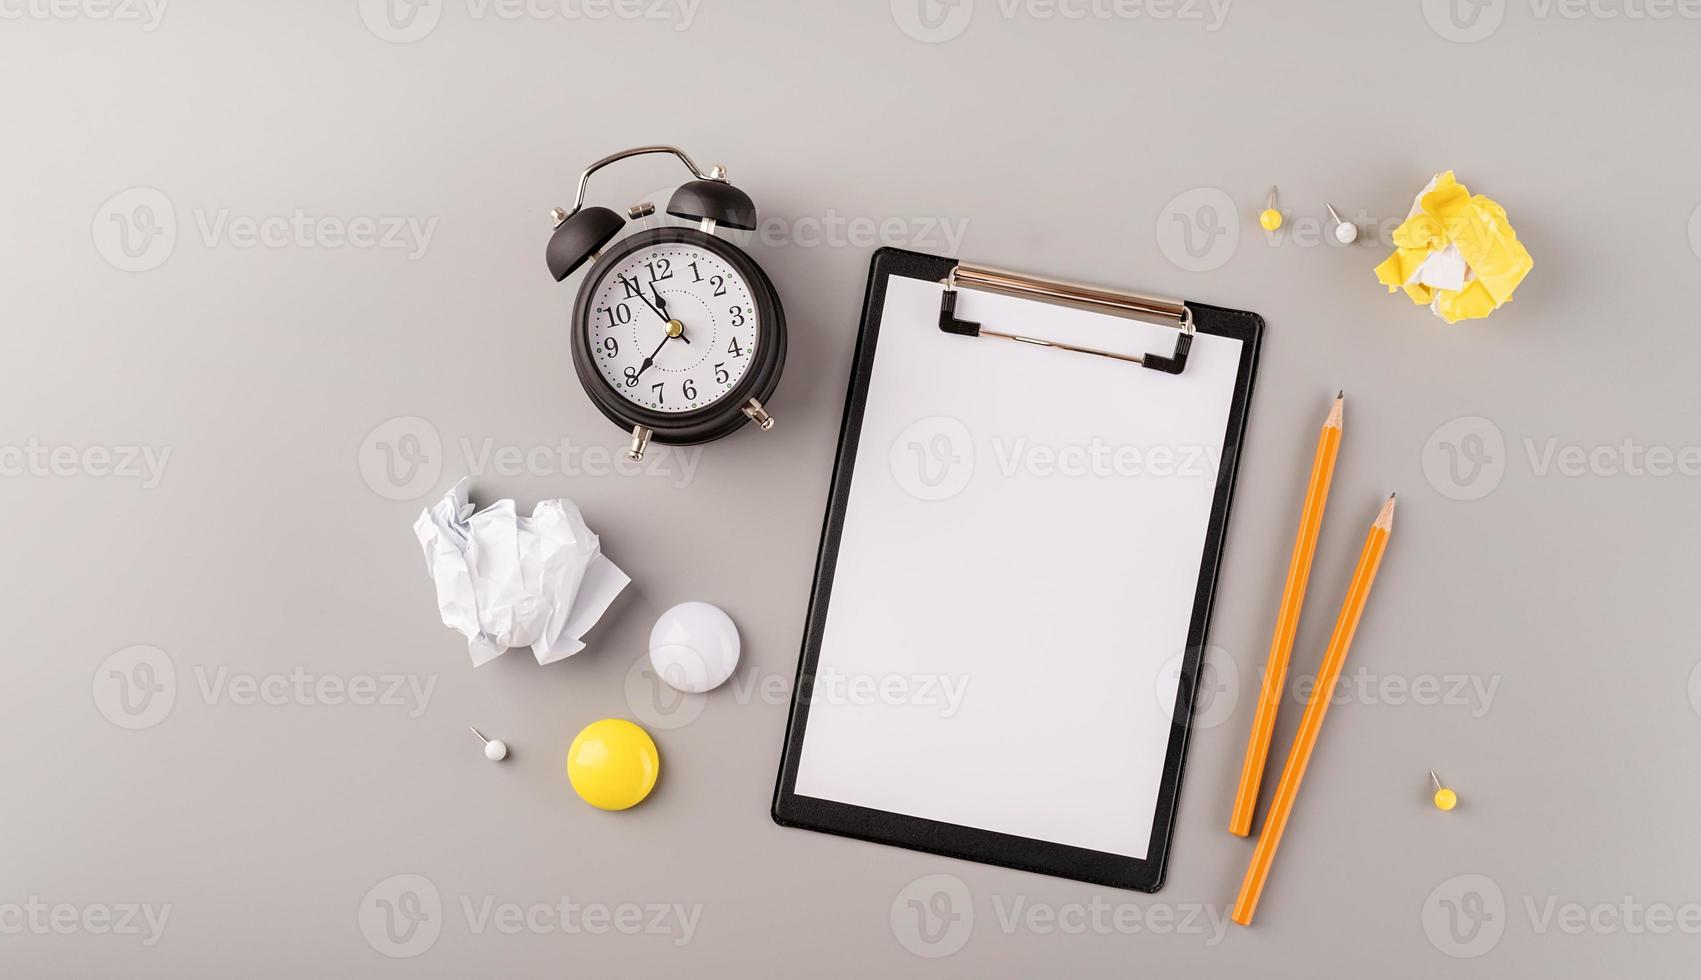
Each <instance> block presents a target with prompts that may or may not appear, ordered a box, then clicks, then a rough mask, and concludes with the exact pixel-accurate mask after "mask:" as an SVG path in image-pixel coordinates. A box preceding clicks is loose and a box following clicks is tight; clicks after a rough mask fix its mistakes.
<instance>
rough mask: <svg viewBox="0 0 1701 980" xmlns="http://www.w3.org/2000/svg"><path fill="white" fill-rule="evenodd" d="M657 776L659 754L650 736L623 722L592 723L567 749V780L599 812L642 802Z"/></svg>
mask: <svg viewBox="0 0 1701 980" xmlns="http://www.w3.org/2000/svg"><path fill="white" fill-rule="evenodd" d="M659 775H661V754H660V753H658V752H657V751H656V743H655V741H654V740H653V739H651V738H650V734H649V733H648V732H646V731H644V730H643V729H642V728H639V727H638V726H637V725H634V724H633V723H631V722H629V721H627V720H626V719H624V718H604V719H603V720H601V721H593V722H591V723H590V724H589V725H586V726H585V727H584V729H583V730H581V731H580V732H579V734H578V735H577V736H576V737H575V738H574V739H573V744H572V745H571V746H569V747H568V749H567V780H568V782H571V783H572V784H573V791H574V792H575V793H578V794H579V798H580V799H582V800H584V801H585V802H586V803H589V804H590V805H591V806H594V807H596V808H597V809H599V810H625V809H627V808H629V807H634V806H637V805H638V804H639V803H641V802H643V800H644V797H646V796H649V795H650V790H652V789H654V788H655V785H656V777H657V776H659Z"/></svg>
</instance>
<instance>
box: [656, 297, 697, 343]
mask: <svg viewBox="0 0 1701 980" xmlns="http://www.w3.org/2000/svg"><path fill="white" fill-rule="evenodd" d="M650 295H652V296H654V297H655V298H656V302H655V305H654V306H653V307H651V308H652V309H657V311H658V313H659V314H660V316H661V318H662V319H663V320H672V319H673V316H672V314H670V313H668V311H667V300H665V299H662V294H661V290H659V289H657V288H656V284H655V283H653V282H652V283H650ZM679 339H680V340H683V341H685V342H686V343H687V344H689V343H691V338H690V337H687V336H685V324H684V323H683V322H682V323H680V325H679Z"/></svg>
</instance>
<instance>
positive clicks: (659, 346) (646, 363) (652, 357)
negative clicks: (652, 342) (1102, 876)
mask: <svg viewBox="0 0 1701 980" xmlns="http://www.w3.org/2000/svg"><path fill="white" fill-rule="evenodd" d="M672 339H673V338H672V337H663V338H662V341H661V343H659V344H657V345H656V349H655V350H653V351H651V352H650V356H649V357H646V358H644V362H643V363H642V364H640V365H638V373H637V374H635V375H633V377H635V378H641V377H643V376H644V372H645V371H648V370H649V369H650V365H652V364H654V363H656V355H657V354H660V353H661V349H662V348H663V347H666V346H667V342H668V341H669V340H672Z"/></svg>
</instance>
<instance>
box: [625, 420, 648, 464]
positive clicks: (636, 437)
mask: <svg viewBox="0 0 1701 980" xmlns="http://www.w3.org/2000/svg"><path fill="white" fill-rule="evenodd" d="M650 435H651V430H650V428H649V427H648V426H644V425H634V426H633V427H632V445H631V446H630V447H629V448H628V449H627V450H626V458H627V459H632V460H639V459H643V458H644V450H646V449H648V448H649V447H650Z"/></svg>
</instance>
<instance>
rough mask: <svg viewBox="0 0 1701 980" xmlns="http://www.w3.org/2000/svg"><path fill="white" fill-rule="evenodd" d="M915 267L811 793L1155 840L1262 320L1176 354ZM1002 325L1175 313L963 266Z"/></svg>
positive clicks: (869, 430) (1156, 338)
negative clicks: (1226, 471)
mask: <svg viewBox="0 0 1701 980" xmlns="http://www.w3.org/2000/svg"><path fill="white" fill-rule="evenodd" d="M941 288H942V287H941V286H939V285H938V284H937V283H930V282H923V281H921V280H916V279H909V278H903V277H897V276H894V277H892V278H891V279H890V280H889V282H888V284H887V292H886V301H885V309H884V313H883V316H882V319H881V326H880V333H879V338H878V342H877V347H876V353H875V359H874V371H873V377H872V379H871V381H870V384H869V390H868V399H867V407H866V410H865V412H864V414H863V420H862V433H861V438H860V440H859V442H858V445H857V450H856V462H855V469H854V471H853V477H852V482H851V489H850V496H849V502H848V506H847V509H846V513H845V524H844V530H843V533H842V535H841V536H840V540H839V555H838V562H837V566H836V568H837V571H836V574H835V576H834V579H833V585H832V593H831V598H830V604H829V607H828V612H827V619H826V624H825V633H824V637H823V640H822V644H821V650H820V656H819V660H818V663H817V666H816V671H815V674H814V676H813V677H812V678H805V680H804V683H803V685H802V688H803V690H804V691H805V692H807V693H808V694H809V696H810V705H809V718H808V723H807V727H806V730H805V735H804V744H803V750H802V755H801V760H800V764H799V768H798V776H797V786H796V791H797V793H798V794H799V795H802V796H810V797H817V798H820V799H826V800H836V801H839V802H843V803H850V804H855V805H857V806H864V807H872V808H874V809H878V810H885V811H889V812H894V813H903V814H909V815H912V816H917V817H924V818H927V819H930V820H938V821H943V822H946V823H952V824H960V825H963V826H968V827H976V828H981V829H985V830H991V831H997V832H1001V833H1006V834H1014V835H1018V836H1022V837H1030V838H1035V839H1038V840H1042V841H1050V842H1054V843H1061V844H1070V845H1074V846H1078V847H1085V848H1091V849H1094V850H1099V851H1107V852H1110V853H1113V854H1121V855H1127V856H1130V857H1136V858H1144V857H1145V856H1146V850H1147V846H1148V842H1149V840H1150V838H1151V831H1152V819H1153V816H1154V812H1155V810H1156V807H1157V796H1158V789H1159V782H1160V779H1161V777H1162V773H1163V764H1164V756H1165V752H1166V750H1167V749H1168V745H1169V734H1170V725H1171V720H1170V715H1171V712H1172V710H1173V706H1174V701H1175V694H1176V688H1177V684H1178V681H1179V676H1180V674H1179V670H1180V665H1181V658H1182V654H1183V652H1184V648H1185V646H1186V642H1187V629H1188V625H1189V623H1190V621H1191V619H1192V612H1193V601H1194V591H1195V588H1196V587H1197V584H1198V580H1199V572H1200V567H1201V562H1202V560H1203V557H1204V547H1205V535H1206V529H1207V524H1208V523H1209V520H1210V513H1211V504H1212V498H1213V494H1214V492H1215V487H1216V480H1217V473H1218V469H1219V466H1220V463H1221V460H1222V452H1223V446H1222V442H1223V435H1224V431H1225V429H1226V427H1227V424H1228V416H1229V409H1230V405H1231V402H1232V399H1233V394H1234V384H1235V375H1236V369H1237V368H1238V366H1239V361H1240V355H1241V341H1239V340H1233V339H1228V338H1224V337H1217V336H1208V335H1205V334H1199V335H1198V336H1197V337H1196V338H1195V339H1194V342H1193V348H1192V352H1191V354H1190V357H1189V360H1188V363H1187V369H1186V370H1185V371H1184V372H1183V373H1182V374H1180V375H1167V374H1163V373H1160V372H1156V371H1152V370H1148V369H1146V368H1143V367H1140V366H1139V365H1135V364H1130V363H1127V362H1123V361H1116V360H1112V359H1110V358H1103V357H1094V356H1090V355H1085V354H1074V353H1066V352H1062V351H1058V350H1053V349H1045V348H1040V347H1034V346H1029V345H1024V344H1017V343H1012V342H1010V341H1006V340H997V339H992V338H987V337H979V338H966V337H960V336H953V335H950V334H946V333H943V332H942V331H940V329H939V327H938V316H939V302H940V292H941ZM957 315H958V316H959V317H961V318H963V319H967V320H978V321H981V322H982V323H983V324H984V325H985V326H986V327H987V328H988V329H994V330H1000V331H1006V332H1011V333H1019V334H1026V335H1029V336H1035V337H1043V338H1047V339H1057V340H1066V341H1071V342H1075V343H1080V344H1084V345H1087V346H1092V347H1101V348H1107V349H1111V350H1117V351H1121V352H1127V353H1146V352H1148V351H1152V352H1158V353H1164V354H1168V353H1169V352H1170V351H1171V350H1172V349H1173V348H1174V345H1175V338H1176V332H1175V330H1174V329H1173V328H1169V327H1164V326H1161V325H1156V324H1144V323H1139V322H1136V321H1130V320H1127V319H1124V318H1120V317H1111V316H1106V315H1103V314H1096V313H1088V312H1085V311H1081V310H1075V309H1070V308H1067V307H1061V306H1056V305H1051V304H1045V303H1038V302H1034V301H1031V300H1022V299H1014V298H1010V297H1005V296H999V295H996V294H991V293H982V292H974V291H971V290H966V289H965V290H961V291H960V295H959V299H958V303H957Z"/></svg>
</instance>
